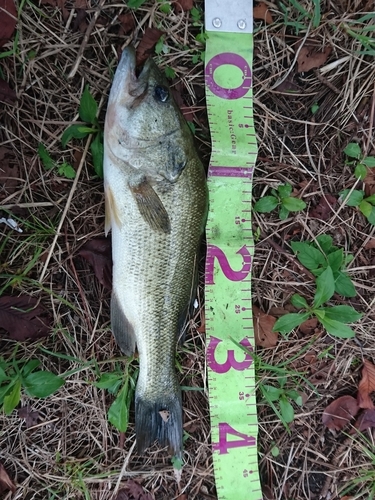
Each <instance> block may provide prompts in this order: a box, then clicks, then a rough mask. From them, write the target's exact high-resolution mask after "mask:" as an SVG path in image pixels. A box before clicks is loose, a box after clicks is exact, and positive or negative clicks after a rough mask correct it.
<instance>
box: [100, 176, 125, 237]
mask: <svg viewBox="0 0 375 500" xmlns="http://www.w3.org/2000/svg"><path fill="white" fill-rule="evenodd" d="M104 199H105V227H104V230H105V235H106V236H107V235H108V233H109V231H110V229H111V227H112V224H113V222H115V223H116V224H117V226H118V227H119V228H120V227H121V225H122V224H121V219H120V214H119V212H118V210H117V206H116V202H115V199H114V197H113V194H112V191H111V188H110V187H109V186H105V187H104Z"/></svg>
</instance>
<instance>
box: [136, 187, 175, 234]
mask: <svg viewBox="0 0 375 500" xmlns="http://www.w3.org/2000/svg"><path fill="white" fill-rule="evenodd" d="M129 187H130V190H131V193H132V195H133V196H134V199H135V201H136V203H137V207H138V210H139V212H140V214H141V215H142V217H143V219H144V220H145V221H146V222H147V224H148V225H149V226H150V227H151V229H153V230H154V231H159V232H161V233H167V234H168V233H170V232H171V223H170V220H169V215H168V213H167V211H166V210H165V207H164V205H163V203H162V201H161V200H160V198H159V196H158V195H157V193H156V192H155V190H154V189H153V187H152V186H151V184H150V183H149V182H148V180H147V179H142V181H141V182H139V183H138V184H136V185H129Z"/></svg>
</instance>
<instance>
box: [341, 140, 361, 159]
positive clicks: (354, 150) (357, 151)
mask: <svg viewBox="0 0 375 500" xmlns="http://www.w3.org/2000/svg"><path fill="white" fill-rule="evenodd" d="M344 153H345V154H346V155H347V156H349V157H350V158H357V159H359V158H360V157H361V148H360V147H359V145H358V144H356V143H355V142H349V144H348V145H347V146H346V148H345V149H344Z"/></svg>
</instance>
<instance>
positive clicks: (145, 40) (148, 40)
mask: <svg viewBox="0 0 375 500" xmlns="http://www.w3.org/2000/svg"><path fill="white" fill-rule="evenodd" d="M162 35H164V31H160V30H158V29H157V28H146V29H145V32H144V34H143V37H142V40H141V41H140V43H139V45H138V48H137V66H139V65H140V64H142V63H144V62H145V61H146V59H148V58H149V57H150V56H151V55H152V52H153V50H154V47H155V45H156V44H157V42H158V40H159V38H160V37H161V36H162Z"/></svg>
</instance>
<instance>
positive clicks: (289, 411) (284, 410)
mask: <svg viewBox="0 0 375 500" xmlns="http://www.w3.org/2000/svg"><path fill="white" fill-rule="evenodd" d="M279 405H280V413H281V415H282V417H283V419H284V420H285V422H286V423H287V424H290V422H293V420H294V409H293V406H292V405H291V404H290V403H289V401H288V400H287V399H286V397H285V396H284V397H282V398H281V399H280V400H279Z"/></svg>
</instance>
